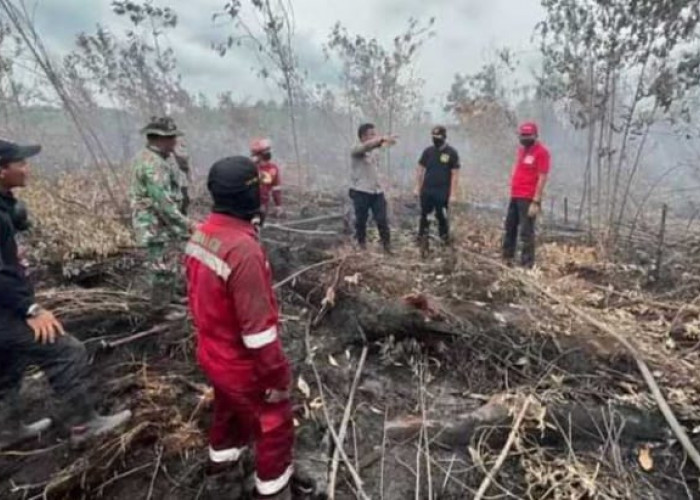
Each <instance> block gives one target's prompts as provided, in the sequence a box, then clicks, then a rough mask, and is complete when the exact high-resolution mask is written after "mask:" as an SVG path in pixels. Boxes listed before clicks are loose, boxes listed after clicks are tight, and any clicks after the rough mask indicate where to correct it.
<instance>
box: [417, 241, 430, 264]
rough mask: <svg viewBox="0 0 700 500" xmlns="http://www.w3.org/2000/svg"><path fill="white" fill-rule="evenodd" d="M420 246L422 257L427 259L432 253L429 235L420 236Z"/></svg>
mask: <svg viewBox="0 0 700 500" xmlns="http://www.w3.org/2000/svg"><path fill="white" fill-rule="evenodd" d="M418 248H419V249H420V256H421V259H427V258H428V256H429V255H430V241H429V238H428V236H419V237H418Z"/></svg>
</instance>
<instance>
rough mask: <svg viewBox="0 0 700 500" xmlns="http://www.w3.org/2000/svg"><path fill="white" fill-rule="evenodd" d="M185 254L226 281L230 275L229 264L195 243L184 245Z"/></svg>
mask: <svg viewBox="0 0 700 500" xmlns="http://www.w3.org/2000/svg"><path fill="white" fill-rule="evenodd" d="M185 254H186V255H188V256H189V257H192V258H193V259H196V260H197V261H199V262H201V263H202V264H204V265H205V266H206V267H207V268H208V269H209V270H210V271H212V272H213V273H215V274H216V275H217V276H219V277H220V278H222V279H223V280H224V281H227V280H228V278H229V276H231V266H229V265H228V264H227V263H226V262H225V261H224V260H222V259H221V258H219V256H218V255H216V254H213V253H211V252H210V251H209V250H207V249H205V248H204V247H201V246H199V245H197V244H196V243H193V242H189V243H188V244H187V246H186V247H185Z"/></svg>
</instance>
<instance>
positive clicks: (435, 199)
mask: <svg viewBox="0 0 700 500" xmlns="http://www.w3.org/2000/svg"><path fill="white" fill-rule="evenodd" d="M447 209H448V195H447V193H434V192H430V191H424V192H423V193H421V195H420V223H419V224H418V236H419V237H420V238H421V239H422V240H423V239H427V237H428V231H429V230H430V221H429V220H428V216H429V215H430V214H432V213H433V212H435V218H436V219H437V221H438V231H439V233H440V239H442V240H443V241H447V240H448V239H449V236H450V225H449V222H448V220H447Z"/></svg>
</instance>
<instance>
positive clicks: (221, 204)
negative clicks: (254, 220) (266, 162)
mask: <svg viewBox="0 0 700 500" xmlns="http://www.w3.org/2000/svg"><path fill="white" fill-rule="evenodd" d="M207 188H208V189H209V192H210V193H211V197H212V198H213V199H214V211H215V212H219V213H224V214H229V215H234V216H237V217H242V218H247V219H249V218H250V217H252V216H254V215H257V214H258V213H259V212H260V176H259V173H258V167H257V166H256V165H255V163H253V160H251V159H250V158H248V157H247V156H231V157H229V158H224V159H222V160H219V161H217V162H216V163H214V165H212V167H211V170H209V177H208V178H207Z"/></svg>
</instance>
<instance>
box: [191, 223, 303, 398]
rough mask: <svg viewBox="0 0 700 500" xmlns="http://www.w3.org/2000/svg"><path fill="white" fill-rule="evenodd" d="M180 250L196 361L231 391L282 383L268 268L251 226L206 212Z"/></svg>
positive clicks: (287, 377) (283, 364)
mask: <svg viewBox="0 0 700 500" xmlns="http://www.w3.org/2000/svg"><path fill="white" fill-rule="evenodd" d="M185 253H186V258H185V264H186V268H187V285H188V290H187V294H188V298H189V307H190V311H191V314H192V318H193V320H194V325H195V329H196V332H197V360H198V361H199V364H200V366H201V367H202V369H203V370H204V372H205V373H206V374H207V376H208V377H209V378H210V380H211V381H212V382H213V383H215V384H216V385H218V386H220V387H225V388H229V389H231V390H241V391H261V392H264V391H265V390H267V389H277V390H286V389H288V388H289V385H290V382H291V371H290V367H289V362H288V360H287V357H286V356H285V354H284V351H283V350H282V344H281V342H280V338H279V331H278V323H279V313H278V306H277V299H276V298H275V293H274V290H273V288H272V273H271V271H270V265H269V263H268V261H267V258H266V257H265V254H264V252H263V249H262V247H261V246H260V244H259V243H258V239H257V234H256V232H255V229H254V227H253V225H252V224H250V223H249V222H246V221H243V220H240V219H236V218H234V217H230V216H227V215H222V214H211V215H210V216H209V217H208V218H207V220H206V221H205V222H204V223H203V224H201V225H200V226H199V227H198V228H197V230H196V231H195V233H194V235H193V236H192V238H191V239H190V241H189V243H188V244H187V248H186V251H185Z"/></svg>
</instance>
